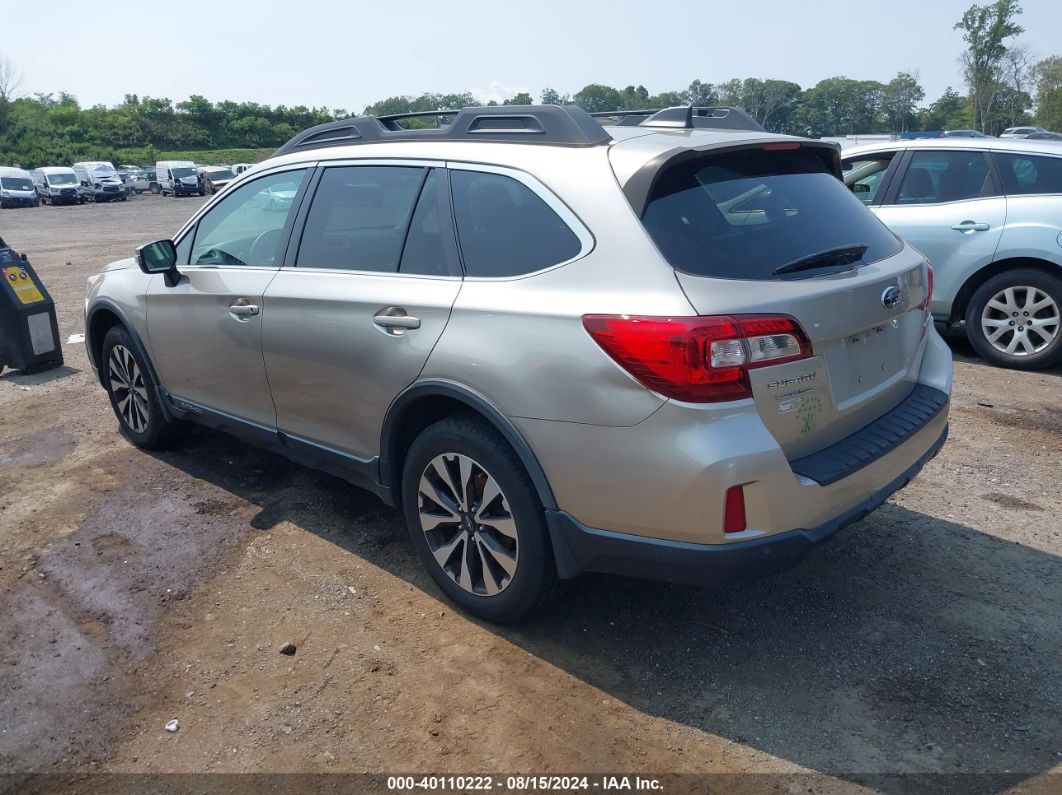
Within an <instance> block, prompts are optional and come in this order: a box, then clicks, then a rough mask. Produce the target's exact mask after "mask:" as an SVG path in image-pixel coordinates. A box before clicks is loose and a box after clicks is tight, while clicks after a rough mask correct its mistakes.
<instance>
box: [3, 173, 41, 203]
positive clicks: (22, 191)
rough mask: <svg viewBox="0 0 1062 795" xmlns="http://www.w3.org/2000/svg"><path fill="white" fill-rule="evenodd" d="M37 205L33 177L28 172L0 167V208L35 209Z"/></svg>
mask: <svg viewBox="0 0 1062 795" xmlns="http://www.w3.org/2000/svg"><path fill="white" fill-rule="evenodd" d="M38 204H40V201H39V200H38V199H37V191H35V190H34V189H33V177H31V176H30V173H29V172H28V171H23V170H22V169H21V168H6V167H0V208H5V209H6V208H8V207H36V206H37V205H38Z"/></svg>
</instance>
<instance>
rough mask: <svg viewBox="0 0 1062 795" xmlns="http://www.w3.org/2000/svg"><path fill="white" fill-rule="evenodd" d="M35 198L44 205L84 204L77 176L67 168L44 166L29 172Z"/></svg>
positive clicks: (72, 170)
mask: <svg viewBox="0 0 1062 795" xmlns="http://www.w3.org/2000/svg"><path fill="white" fill-rule="evenodd" d="M31 173H32V176H33V185H34V187H35V188H36V190H37V197H38V198H39V199H40V200H41V202H43V203H44V204H49V203H51V204H52V205H56V204H84V203H85V197H84V196H83V195H82V193H81V185H80V184H79V181H78V178H77V174H75V173H74V169H72V168H68V167H67V166H44V167H43V168H38V169H36V170H35V171H33V172H31Z"/></svg>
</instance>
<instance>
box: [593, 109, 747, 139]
mask: <svg viewBox="0 0 1062 795" xmlns="http://www.w3.org/2000/svg"><path fill="white" fill-rule="evenodd" d="M590 115H591V116H593V117H594V118H615V119H618V122H617V124H618V126H621V127H628V126H635V125H637V126H639V127H667V128H671V129H678V130H692V129H699V128H704V129H714V130H748V131H753V132H766V130H764V129H763V126H762V125H761V124H760V123H759V122H758V121H756V120H755V119H754V118H752V117H751V116H750V115H749V114H747V113H746V112H745V111H743V110H742V109H741V108H728V107H722V106H720V107H694V106H693V105H685V106H682V105H680V106H677V107H674V108H649V109H646V110H616V111H604V112H600V113H591V114H590Z"/></svg>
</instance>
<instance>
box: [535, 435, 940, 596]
mask: <svg viewBox="0 0 1062 795" xmlns="http://www.w3.org/2000/svg"><path fill="white" fill-rule="evenodd" d="M947 437H948V428H947V426H946V425H945V426H944V430H943V432H941V434H940V436H939V437H938V438H937V440H936V441H935V442H934V443H933V445H932V446H931V447H930V448H929V449H928V450H927V451H926V452H925V453H924V454H923V455H922V456H921V457H920V458H919V459H918V460H917V461H915V463H913V464H912V465H911V466H909V467H908V468H907V469H906V470H904V471H903V472H902V473H901V474H900V475H899V476H898V477H896V478H895V479H893V480H892V481H890V482H889V483H888V484H886V485H885V486H884V487H882V488H880V489H878V490H877V491H875V492H874V493H873V494H871V495H870V496H868V497H867V498H866V499H864V500H862V501H861V502H859V503H858V504H856V505H854V506H852V507H850V508H848V509H847V510H845V511H844V512H843V513H841V514H839V515H837V516H835V517H833V518H831V519H829V520H828V521H826V522H823V523H822V524H819V525H817V526H815V527H811V528H801V529H797V530H790V531H788V532H783V533H775V534H773V535H769V536H764V537H761V538H756V539H753V540H750V541H738V542H734V543H729V544H691V543H686V542H681V541H666V540H663V539H656V538H645V537H642V536H636V535H631V534H628V533H616V532H611V531H608V530H598V529H595V528H591V527H586V526H585V525H583V524H581V523H580V522H578V521H577V520H576V519H575V518H573V517H572V516H571V515H570V514H568V513H566V512H564V511H559V510H558V511H547V512H546V519H547V522H548V525H549V532H550V537H551V539H552V542H553V550H554V555H555V556H556V560H557V571H558V573H559V574H560V576H561V577H564V578H571V577H576V576H578V575H579V574H582V573H584V572H603V573H607V574H620V575H624V576H628V577H640V578H645V579H653V580H663V581H665V582H674V583H684V584H691V585H715V584H721V583H726V582H734V581H737V580H743V579H748V578H752V577H759V576H763V575H766V574H772V573H774V572H777V571H782V570H784V569H787V568H789V567H791V566H793V565H795V564H796V563H798V562H799V561H800V560H801V559H803V558H804V557H805V556H806V555H807V554H808V553H809V552H810V551H811V550H812V549H814V548H815V547H816V546H818V545H819V544H821V543H823V542H824V541H826V540H827V539H828V538H830V537H831V536H832V535H833V534H834V533H836V532H837V531H838V530H841V529H843V528H845V527H847V526H848V525H850V524H853V523H854V522H858V521H859V520H860V519H862V518H863V517H865V516H866V515H867V514H869V513H870V512H871V511H873V510H875V509H876V508H878V507H879V506H881V505H882V503H884V502H885V501H886V500H887V499H888V498H889V496H890V495H892V494H894V493H895V492H897V491H899V490H900V489H902V488H903V487H904V486H906V485H907V484H908V483H909V482H910V481H911V479H912V478H914V477H915V476H916V475H917V474H918V473H919V472H920V471H921V469H922V467H923V466H925V464H926V462H927V461H929V460H930V459H932V458H933V457H934V456H936V454H937V453H939V452H940V449H941V448H942V447H943V446H944V442H945V441H946V440H947Z"/></svg>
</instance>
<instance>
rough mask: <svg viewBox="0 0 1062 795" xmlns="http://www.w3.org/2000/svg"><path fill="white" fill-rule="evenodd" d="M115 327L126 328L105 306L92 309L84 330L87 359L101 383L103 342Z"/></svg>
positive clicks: (118, 317)
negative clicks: (89, 360) (90, 361)
mask: <svg viewBox="0 0 1062 795" xmlns="http://www.w3.org/2000/svg"><path fill="white" fill-rule="evenodd" d="M115 326H125V327H126V328H128V326H127V325H126V324H125V323H123V322H122V318H121V317H120V316H119V315H118V313H117V312H116V311H115V310H114V309H112V308H111V307H109V306H107V305H103V306H100V307H95V308H93V310H92V312H91V314H90V315H89V319H88V328H87V329H86V332H87V333H86V335H85V336H86V340H85V341H86V343H87V348H88V353H89V357H90V358H91V360H92V362H93V363H94V364H95V365H96V370H97V376H98V377H99V379H100V383H102V382H103V340H104V338H105V337H106V336H107V332H108V331H110V330H111V329H112V328H114V327H115Z"/></svg>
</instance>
